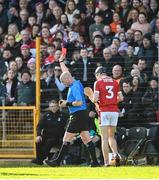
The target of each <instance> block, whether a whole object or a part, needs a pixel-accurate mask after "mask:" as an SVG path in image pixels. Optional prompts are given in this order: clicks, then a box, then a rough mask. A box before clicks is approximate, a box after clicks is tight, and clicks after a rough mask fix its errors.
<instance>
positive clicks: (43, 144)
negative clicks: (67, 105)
mask: <svg viewBox="0 0 159 180" xmlns="http://www.w3.org/2000/svg"><path fill="white" fill-rule="evenodd" d="M67 118H68V117H67V116H66V114H64V113H62V112H61V111H60V108H59V105H58V102H57V101H56V100H52V101H50V102H49V109H48V111H47V112H45V113H44V115H43V116H42V117H41V119H40V121H39V122H38V125H37V137H36V159H33V160H32V161H31V162H32V163H35V164H38V165H43V160H44V159H46V158H47V157H49V153H50V150H51V148H52V147H55V146H56V147H57V146H60V144H61V142H60V141H61V139H62V137H63V135H64V131H65V125H66V122H67Z"/></svg>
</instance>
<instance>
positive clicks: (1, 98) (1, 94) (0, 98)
mask: <svg viewBox="0 0 159 180" xmlns="http://www.w3.org/2000/svg"><path fill="white" fill-rule="evenodd" d="M6 95H7V89H6V87H5V85H4V84H3V82H2V80H0V106H2V105H5V99H6Z"/></svg>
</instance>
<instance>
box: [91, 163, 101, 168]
mask: <svg viewBox="0 0 159 180" xmlns="http://www.w3.org/2000/svg"><path fill="white" fill-rule="evenodd" d="M90 167H100V164H99V163H98V162H96V163H94V162H91V164H90Z"/></svg>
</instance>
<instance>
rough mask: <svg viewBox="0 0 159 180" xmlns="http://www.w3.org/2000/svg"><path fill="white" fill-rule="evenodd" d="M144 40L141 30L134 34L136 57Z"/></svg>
mask: <svg viewBox="0 0 159 180" xmlns="http://www.w3.org/2000/svg"><path fill="white" fill-rule="evenodd" d="M142 40H143V34H142V32H141V31H140V30H136V31H135V32H134V45H133V46H134V48H135V49H134V55H137V54H138V52H139V49H140V47H141V45H142Z"/></svg>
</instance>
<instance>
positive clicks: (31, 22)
mask: <svg viewBox="0 0 159 180" xmlns="http://www.w3.org/2000/svg"><path fill="white" fill-rule="evenodd" d="M36 21H37V19H36V16H35V15H33V14H31V15H28V28H29V31H31V30H32V27H33V26H34V25H35V24H36Z"/></svg>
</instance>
